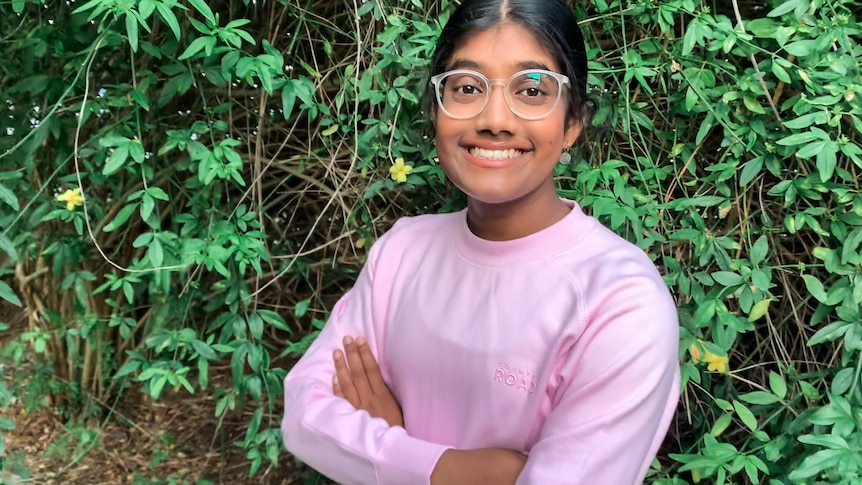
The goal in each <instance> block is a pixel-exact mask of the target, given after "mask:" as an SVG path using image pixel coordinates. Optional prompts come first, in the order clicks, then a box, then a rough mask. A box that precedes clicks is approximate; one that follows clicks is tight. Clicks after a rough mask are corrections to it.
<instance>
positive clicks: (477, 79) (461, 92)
mask: <svg viewBox="0 0 862 485" xmlns="http://www.w3.org/2000/svg"><path fill="white" fill-rule="evenodd" d="M495 84H497V83H495ZM500 84H502V83H500ZM438 89H439V91H438V93H437V94H438V99H439V100H440V103H441V105H442V107H443V109H444V110H445V111H446V113H447V114H449V115H450V116H452V117H454V118H472V117H474V116H476V115H478V114H479V113H480V112H481V111H482V110H483V109H484V108H485V106H486V105H487V103H488V100H489V99H490V97H491V86H489V83H488V81H487V80H486V79H485V78H484V77H482V76H479V75H478V74H477V73H471V72H452V73H449V74H447V75H444V76H443V77H442V78H441V79H440V82H439V88H438ZM504 89H505V92H504V97H505V98H506V102H507V103H508V105H509V108H511V110H512V111H513V112H514V113H515V114H516V115H518V116H521V117H523V118H529V119H535V118H542V117H544V116H546V115H548V114H549V113H550V112H551V110H553V109H554V107H555V106H556V104H557V102H558V100H559V97H560V92H561V89H560V83H559V81H558V80H557V78H556V77H554V76H552V75H550V74H548V73H546V72H543V71H526V72H523V73H519V74H518V75H517V76H515V77H513V78H511V79H509V81H508V82H507V83H506V84H505V86H504Z"/></svg>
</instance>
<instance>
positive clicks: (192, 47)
mask: <svg viewBox="0 0 862 485" xmlns="http://www.w3.org/2000/svg"><path fill="white" fill-rule="evenodd" d="M210 39H211V37H198V38H197V39H195V40H193V41H192V43H191V44H189V46H188V47H187V48H186V50H185V52H183V53H182V54H181V55H180V57H178V58H177V60H179V61H182V60H185V59H188V58H189V57H192V56H193V55H195V54H197V53H198V52H200V51H201V50H203V49H204V48H205V47H206V46H207V44H208V43H209V41H210Z"/></svg>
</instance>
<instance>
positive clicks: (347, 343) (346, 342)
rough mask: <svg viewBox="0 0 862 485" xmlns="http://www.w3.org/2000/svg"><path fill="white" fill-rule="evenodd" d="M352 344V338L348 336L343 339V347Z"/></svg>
mask: <svg viewBox="0 0 862 485" xmlns="http://www.w3.org/2000/svg"><path fill="white" fill-rule="evenodd" d="M352 343H353V337H351V336H350V335H348V336H346V337H344V345H350V344H352Z"/></svg>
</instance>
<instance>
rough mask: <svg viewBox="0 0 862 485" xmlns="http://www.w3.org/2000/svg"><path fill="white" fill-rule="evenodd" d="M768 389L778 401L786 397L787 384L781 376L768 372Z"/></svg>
mask: <svg viewBox="0 0 862 485" xmlns="http://www.w3.org/2000/svg"><path fill="white" fill-rule="evenodd" d="M769 389H771V390H772V392H773V393H774V394H775V395H776V396H778V398H779V399H784V398H785V397H786V396H787V383H786V382H784V378H783V377H781V375H779V374H777V373H775V372H773V371H769Z"/></svg>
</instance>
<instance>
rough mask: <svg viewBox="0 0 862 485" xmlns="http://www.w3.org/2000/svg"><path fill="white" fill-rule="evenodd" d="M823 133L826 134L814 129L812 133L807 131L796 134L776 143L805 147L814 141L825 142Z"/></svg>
mask: <svg viewBox="0 0 862 485" xmlns="http://www.w3.org/2000/svg"><path fill="white" fill-rule="evenodd" d="M815 130H816V131H815ZM817 131H819V132H820V133H817ZM823 133H824V132H823V130H820V129H818V128H814V129H812V130H811V131H806V132H803V133H795V134H793V135H790V136H786V137H784V138H782V139H780V140H778V141H776V142H775V143H777V144H778V145H785V146H794V145H796V146H798V145H804V144H806V143H809V142H812V141H814V140H823V135H822V134H823ZM828 136H829V135H826V137H827V138H828Z"/></svg>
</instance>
